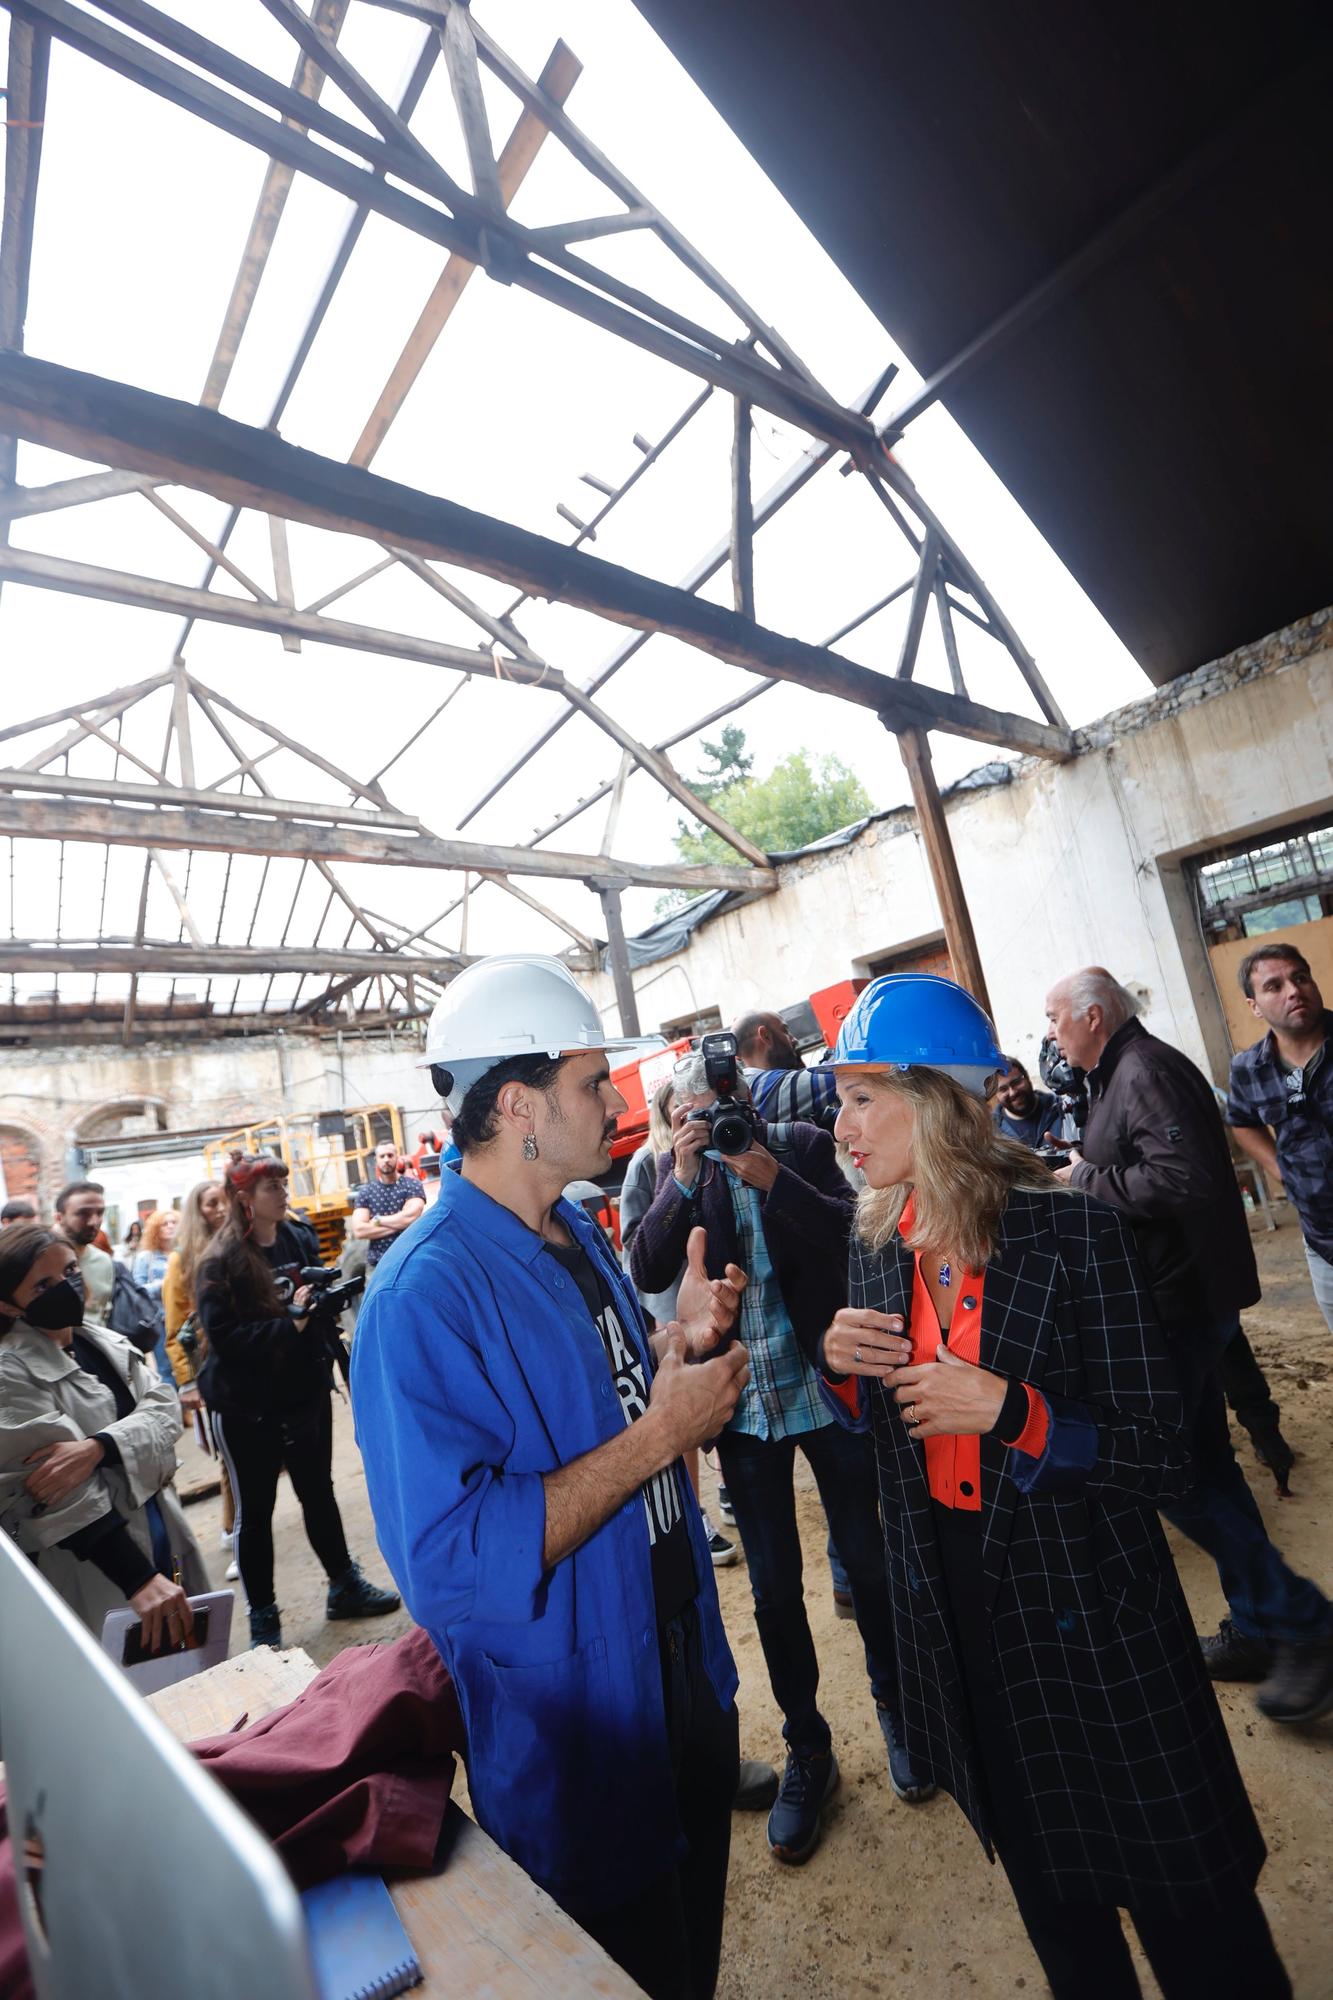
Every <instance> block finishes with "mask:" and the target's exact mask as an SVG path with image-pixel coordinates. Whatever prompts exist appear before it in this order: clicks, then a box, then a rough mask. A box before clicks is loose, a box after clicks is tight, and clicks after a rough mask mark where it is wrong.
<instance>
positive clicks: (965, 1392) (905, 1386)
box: [893, 1341, 1008, 1438]
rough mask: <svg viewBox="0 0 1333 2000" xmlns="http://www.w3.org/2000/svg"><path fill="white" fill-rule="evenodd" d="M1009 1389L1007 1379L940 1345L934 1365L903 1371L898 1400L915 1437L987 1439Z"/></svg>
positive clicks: (927, 1363)
mask: <svg viewBox="0 0 1333 2000" xmlns="http://www.w3.org/2000/svg"><path fill="white" fill-rule="evenodd" d="M1007 1391H1008V1384H1007V1383H1006V1381H1005V1379H1004V1377H1003V1376H1002V1375H993V1374H992V1373H991V1371H990V1369H989V1368H978V1367H977V1366H976V1365H975V1363H973V1362H971V1361H960V1360H959V1358H958V1356H957V1355H956V1354H951V1353H950V1352H949V1350H948V1348H947V1347H946V1346H945V1345H944V1343H943V1341H941V1342H940V1344H939V1346H938V1347H937V1348H936V1349H935V1359H934V1360H933V1361H923V1362H919V1363H918V1365H917V1366H916V1367H915V1368H903V1369H900V1371H899V1373H898V1376H897V1378H896V1381H895V1385H894V1390H893V1400H894V1402H895V1403H897V1404H898V1406H899V1411H900V1414H901V1416H902V1419H903V1422H904V1423H905V1424H906V1425H907V1428H908V1430H909V1431H910V1432H911V1434H912V1436H913V1437H914V1438H929V1437H984V1436H985V1434H986V1432H987V1431H989V1430H993V1429H994V1427H995V1420H996V1418H997V1417H998V1416H999V1414H1000V1411H1001V1410H1002V1409H1003V1408H1004V1399H1005V1395H1006V1394H1007Z"/></svg>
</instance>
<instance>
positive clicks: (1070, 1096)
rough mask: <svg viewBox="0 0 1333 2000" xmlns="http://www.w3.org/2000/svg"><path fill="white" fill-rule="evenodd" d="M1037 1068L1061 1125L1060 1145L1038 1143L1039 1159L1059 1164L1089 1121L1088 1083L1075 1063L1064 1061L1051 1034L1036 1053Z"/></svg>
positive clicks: (1076, 1142) (1062, 1161)
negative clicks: (1062, 1141)
mask: <svg viewBox="0 0 1333 2000" xmlns="http://www.w3.org/2000/svg"><path fill="white" fill-rule="evenodd" d="M1037 1068H1038V1069H1039V1070H1040V1072H1041V1080H1042V1082H1043V1083H1044V1084H1045V1085H1046V1088H1047V1089H1048V1090H1049V1091H1050V1093H1051V1095H1052V1097H1054V1099H1055V1108H1056V1110H1057V1111H1058V1112H1059V1113H1060V1117H1061V1120H1062V1121H1063V1125H1064V1132H1063V1135H1062V1136H1063V1139H1064V1141H1065V1143H1064V1144H1063V1145H1060V1146H1039V1147H1038V1148H1037V1157H1038V1159H1041V1160H1045V1161H1046V1163H1047V1165H1048V1166H1059V1165H1062V1164H1063V1163H1064V1162H1065V1160H1066V1159H1067V1158H1068V1154H1069V1148H1070V1146H1076V1145H1077V1144H1078V1141H1079V1139H1080V1138H1081V1137H1082V1134H1083V1127H1084V1126H1085V1125H1086V1124H1087V1122H1088V1083H1087V1078H1086V1076H1085V1075H1084V1073H1083V1071H1082V1070H1081V1069H1079V1068H1077V1067H1076V1065H1075V1064H1073V1063H1070V1062H1066V1061H1065V1059H1064V1057H1063V1056H1062V1055H1061V1053H1060V1047H1059V1044H1058V1042H1057V1041H1056V1039H1055V1036H1054V1035H1047V1037H1046V1039H1045V1041H1044V1042H1043V1043H1042V1045H1041V1048H1040V1050H1039V1051H1038V1054H1037Z"/></svg>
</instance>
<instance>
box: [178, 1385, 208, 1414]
mask: <svg viewBox="0 0 1333 2000" xmlns="http://www.w3.org/2000/svg"><path fill="white" fill-rule="evenodd" d="M203 1407H204V1399H203V1397H202V1396H201V1395H200V1394H199V1385H198V1383H197V1382H186V1383H184V1384H183V1385H182V1387H181V1413H182V1415H184V1416H187V1417H192V1416H193V1415H194V1413H195V1411H196V1410H202V1409H203Z"/></svg>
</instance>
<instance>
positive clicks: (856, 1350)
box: [852, 1347, 861, 1361]
mask: <svg viewBox="0 0 1333 2000" xmlns="http://www.w3.org/2000/svg"><path fill="white" fill-rule="evenodd" d="M860 1359H861V1350H860V1348H859V1347H856V1348H853V1349H852V1360H853V1361H859V1360H860Z"/></svg>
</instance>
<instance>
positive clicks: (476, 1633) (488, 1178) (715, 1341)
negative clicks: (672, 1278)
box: [352, 956, 748, 2000]
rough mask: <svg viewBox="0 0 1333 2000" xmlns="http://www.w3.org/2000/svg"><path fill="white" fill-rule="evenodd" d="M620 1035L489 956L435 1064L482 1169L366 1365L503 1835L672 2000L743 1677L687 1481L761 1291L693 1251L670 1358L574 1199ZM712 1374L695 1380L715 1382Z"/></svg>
mask: <svg viewBox="0 0 1333 2000" xmlns="http://www.w3.org/2000/svg"><path fill="white" fill-rule="evenodd" d="M643 1046H644V1045H643V1044H642V1043H637V1042H626V1041H623V1040H614V1039H613V1038H611V1037H610V1036H608V1035H607V1034H606V1033H605V1031H604V1030H603V1028H602V1025H601V1021H600V1019H599V1018H598V1015H597V1011H596V1009H595V1008H594V1007H593V1005H592V1003H591V1002H590V1001H589V999H588V998H587V996H586V994H584V993H583V992H582V990H581V989H580V987H579V986H578V985H577V983H576V982H575V980H574V979H573V977H572V976H571V975H570V973H569V972H568V971H567V970H566V968H565V967H564V966H563V965H561V964H560V963H559V961H558V960H556V959H546V958H530V957H521V956H507V957H497V958H491V959H485V960H482V961H481V962H480V963H478V964H476V965H473V966H470V967H468V969H467V970H466V971H465V972H463V973H461V974H460V975H459V977H458V978H457V979H456V980H454V981H453V983H452V984H451V985H450V986H449V987H448V989H447V991H446V992H445V994H444V995H443V997H442V998H441V1000H440V1001H439V1003H438V1005H437V1006H436V1008H435V1011H434V1013H433V1015H432V1017H431V1022H430V1028H429V1031H428V1035H427V1050H426V1060H427V1062H428V1063H429V1064H430V1066H431V1070H432V1077H433V1080H434V1082H435V1086H436V1089H437V1090H438V1091H439V1092H440V1093H441V1095H442V1096H443V1097H444V1098H445V1099H446V1102H447V1104H448V1107H449V1109H450V1111H452V1112H453V1114H454V1127H453V1136H454V1140H455V1143H456V1144H457V1145H458V1146H459V1148H460V1150H461V1153H462V1165H461V1168H460V1170H459V1172H458V1173H456V1174H454V1173H447V1174H445V1175H443V1176H442V1179H441V1186H440V1193H439V1197H438V1199H437V1201H436V1203H435V1205H434V1207H433V1208H431V1209H429V1210H428V1211H427V1213H426V1214H425V1215H424V1216H423V1217H422V1218H421V1220H420V1221H419V1222H418V1223H416V1224H415V1225H414V1227H413V1228H412V1230H411V1231H410V1232H408V1233H406V1234H405V1235H404V1236H403V1237H402V1238H401V1240H400V1241H399V1242H398V1243H396V1244H395V1245H394V1246H393V1248H392V1249H391V1250H390V1251H389V1252H388V1253H387V1255H386V1256H385V1257H384V1260H383V1262H382V1263H381V1265H380V1267H379V1269H378V1271H377V1272H376V1274H375V1278H374V1282H373V1284H372V1285H371V1287H370V1290H369V1292H368V1293H367V1295H366V1301H365V1305H364V1306H363V1308H362V1312H361V1317H360V1320H359V1322H358V1325H357V1336H356V1348H355V1353H354V1357H353V1362H352V1391H353V1405H354V1409H355V1413H356V1428H357V1437H358V1440H359V1442H360V1445H361V1450H362V1454H363V1457H364V1460H365V1468H366V1478H367V1482H368V1485H369V1489H370V1498H371V1505H372V1507H373V1509H374V1514H375V1521H376V1526H377V1529H378V1533H379V1541H380V1546H381V1548H382V1550H383V1552H384V1555H385V1558H386V1560H387V1561H388V1564H389V1567H390V1569H391V1570H392V1571H393V1574H394V1576H395V1578H396V1580H397V1582H398V1585H399V1587H400V1589H401V1590H402V1593H403V1596H404V1599H405V1600H406V1602H407V1605H408V1607H409V1609H410V1610H411V1612H412V1615H413V1617H414V1618H415V1619H416V1620H417V1622H418V1624H420V1625H422V1626H424V1627H425V1628H426V1630H427V1631H429V1632H430V1634H431V1636H432V1637H433V1639H434V1640H435V1643H436V1645H437V1646H438V1647H439V1649H440V1652H441V1654H442V1656H443V1658H444V1660H445V1662H446V1664H447V1666H448V1667H449V1670H450V1672H451V1674H452V1675H453V1677H454V1681H455V1683H456V1685H457V1688H458V1694H459V1699H460V1702H461V1704H462V1709H463V1715H464V1719H465V1722H466V1725H467V1733H468V1757H467V1763H468V1782H469V1788H470V1792H471V1798H472V1804H473V1807H474V1809H475V1811H476V1814H477V1817H478V1819H479V1820H480V1821H481V1824H482V1825H483V1826H484V1827H485V1828H486V1830H487V1831H488V1832H489V1833H490V1834H491V1835H492V1836H493V1838H494V1839H496V1840H497V1841H498V1842H499V1843H500V1845H501V1846H502V1847H503V1848H504V1849H505V1850H506V1851H507V1852H508V1853H509V1854H510V1855H512V1856H513V1857H514V1859H515V1860H517V1861H519V1862H520V1863H521V1864H522V1865H523V1867H524V1868H526V1869H527V1871H528V1873H529V1874H530V1875H532V1876H533V1877H534V1879H535V1880H536V1881H538V1882H539V1883H540V1884H541V1885H542V1887H543V1888H545V1889H547V1890H548V1891H549V1892H550V1893H551V1894H552V1895H553V1896H555V1897H556V1899H557V1900H558V1901H559V1902H560V1903H561V1904H562V1905H563V1906H564V1907H565V1908H566V1909H567V1910H568V1911H570V1913H571V1914H572V1915H574V1916H575V1917H576V1918H577V1919H578V1920H579V1921H580V1922H581V1923H582V1924H583V1925H584V1926H585V1928H587V1929H588V1930H589V1931H591V1932H592V1934H593V1935H594V1936H595V1937H597V1938H599V1939H600V1940H601V1942H602V1943H603V1944H604V1945H605V1947H606V1949H607V1950H608V1951H609V1952H610V1953H611V1955H612V1956H613V1957H614V1958H615V1959H617V1960H618V1961H619V1963H620V1964H621V1965H623V1966H624V1967H625V1969H626V1970H627V1971H628V1972H630V1974H631V1975H632V1976H633V1977H634V1978H635V1979H636V1980H637V1981H638V1982H639V1984H640V1985H641V1986H643V1987H644V1988H645V1990H646V1991H647V1992H648V1993H650V1994H653V1995H661V1996H663V2000H666V1996H680V2000H684V1997H685V1996H689V2000H707V1996H709V1995H711V1994H712V1992H713V1990H714V1986H715V1983H716V1978H717V1966H718V1955H719V1951H720V1948H721V1937H722V1910H723V1901H724V1896H725V1887H726V1872H727V1856H728V1849H729V1843H730V1814H731V1805H732V1798H733V1794H734V1792H735V1789H736V1779H737V1725H736V1710H735V1692H736V1671H735V1666H734V1664H733V1662H732V1658H731V1653H730V1650H729V1648H728V1646H727V1641H726V1637H725V1634H724V1632H723V1629H722V1621H721V1617H720V1615H719V1612H718V1607H717V1595H716V1588H715V1584H714V1580H713V1566H712V1562H711V1560H710V1558H709V1552H708V1545H707V1542H706V1539H705V1536H704V1530H703V1525H702V1521H701V1517H700V1514H699V1510H698V1507H697V1505H696V1504H695V1502H694V1500H693V1499H692V1496H691V1494H690V1489H689V1485H688V1482H687V1481H686V1480H685V1478H684V1476H683V1472H682V1468H681V1466H680V1464H679V1459H680V1455H681V1453H682V1452H683V1451H686V1450H688V1449H689V1448H690V1447H691V1446H692V1445H698V1444H700V1443H702V1442H703V1441H704V1440H705V1439H707V1438H710V1437H714V1436H716V1435H717V1433H718V1432H719V1431H720V1430H721V1429H722V1428H723V1427H724V1425H725V1424H726V1422H727V1420H728V1418H729V1417H730V1415H731V1413H732V1411H733V1410H734V1408H735V1406H736V1402H737V1398H738V1397H739V1395H740V1392H741V1389H742V1387H743V1386H744V1383H745V1380H746V1377H747V1373H748V1365H747V1360H746V1355H745V1351H744V1349H743V1348H742V1347H740V1346H739V1345H738V1344H735V1343H733V1342H732V1341H731V1334H732V1329H733V1327H734V1325H735V1321H736V1316H737V1310H738V1306H739V1297H740V1291H741V1288H742V1287H743V1285H744V1283H745V1280H744V1277H743V1275H742V1273H741V1272H740V1271H739V1270H737V1269H735V1267H732V1268H731V1269H730V1270H729V1271H728V1273H727V1276H726V1278H725V1279H724V1280H718V1281H715V1282H712V1283H710V1281H709V1280H708V1278H707V1276H706V1274H705V1272H704V1268H703V1233H702V1231H700V1232H698V1233H697V1234H698V1240H697V1241H695V1242H692V1244H691V1247H690V1269H689V1271H688V1273H687V1275H686V1277H685V1279H684V1280H683V1281H682V1285H681V1293H680V1307H679V1320H678V1322H677V1324H675V1325H674V1326H673V1327H670V1328H668V1329H667V1330H666V1331H665V1332H663V1333H659V1334H657V1335H653V1336H650V1335H649V1334H648V1332H647V1330H646V1327H645V1323H644V1320H643V1317H642V1314H641V1313H640V1311H639V1307H638V1303H637V1300H636V1298H635V1295H634V1292H633V1289H632V1288H631V1286H630V1285H629V1284H628V1282H627V1281H626V1279H625V1278H624V1276H623V1274H622V1273H621V1271H620V1268H619V1266H618V1264H617V1263H616V1260H615V1258H614V1256H613V1255H612V1253H611V1250H610V1248H609V1246H608V1245H607V1243H606V1241H605V1239H604V1237H603V1236H602V1233H601V1232H600V1231H599V1230H598V1229H596V1228H595V1226H594V1225H593V1224H592V1223H591V1222H590V1221H589V1220H588V1218H587V1217H586V1216H585V1214H584V1213H583V1211H582V1209H580V1208H579V1207H577V1206H576V1205H574V1204H573V1203H570V1202H568V1201H565V1200H563V1199H562V1198H561V1190H562V1189H563V1188H564V1187H565V1186H566V1185H567V1184H568V1183H569V1182H571V1181H574V1180H581V1179H585V1178H592V1177H595V1176H596V1175H598V1174H602V1173H604V1172H605V1171H606V1169H607V1166H608V1165H609V1163H610V1141H611V1136H612V1134H613V1132H614V1130H615V1124H616V1119H617V1117H618V1115H619V1114H620V1112H621V1111H623V1110H624V1108H625V1106H624V1100H623V1098H622V1097H621V1096H620V1095H619V1093H618V1092H617V1090H616V1089H615V1087H614V1085H613V1084H612V1082H611V1077H610V1070H609V1067H608V1062H607V1054H608V1051H621V1050H625V1051H631V1050H635V1049H639V1048H642V1047H643ZM691 1364H693V1365H691Z"/></svg>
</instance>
